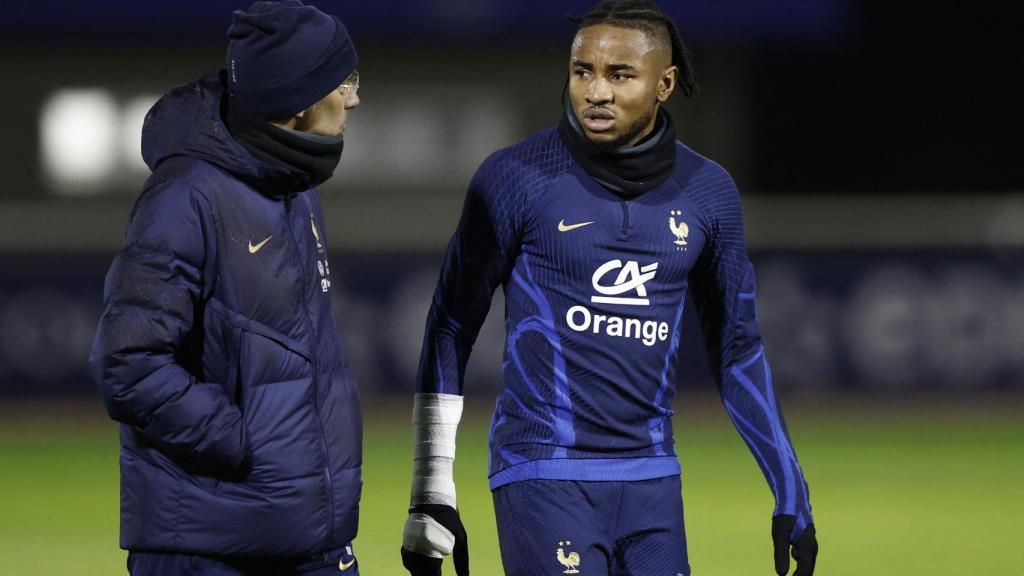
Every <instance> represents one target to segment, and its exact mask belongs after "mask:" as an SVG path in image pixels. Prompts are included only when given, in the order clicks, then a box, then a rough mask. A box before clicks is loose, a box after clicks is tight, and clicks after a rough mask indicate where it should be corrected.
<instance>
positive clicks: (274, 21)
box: [227, 0, 359, 120]
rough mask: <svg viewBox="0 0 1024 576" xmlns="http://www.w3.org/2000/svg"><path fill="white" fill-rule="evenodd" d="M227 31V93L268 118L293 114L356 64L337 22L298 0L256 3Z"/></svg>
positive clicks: (336, 83)
mask: <svg viewBox="0 0 1024 576" xmlns="http://www.w3.org/2000/svg"><path fill="white" fill-rule="evenodd" d="M232 20H233V23H232V24H231V27H230V28H228V34H227V36H228V57H227V69H228V89H229V91H230V92H231V95H232V97H233V98H234V100H235V102H237V103H238V105H239V106H240V107H242V108H244V109H246V110H248V111H249V112H251V113H253V114H255V115H256V116H259V117H261V118H264V119H267V120H278V119H282V118H288V117H289V116H293V115H295V114H297V113H299V112H301V111H302V110H305V109H306V108H308V107H309V106H310V105H312V104H314V103H316V102H318V101H320V100H321V99H322V98H323V97H324V96H327V95H328V94H330V92H331V90H334V89H335V88H337V87H338V86H339V85H340V84H341V83H342V82H343V81H344V80H345V78H346V77H348V75H349V74H351V73H352V71H353V70H355V69H356V66H358V65H359V57H358V56H357V55H356V48H355V46H354V45H353V44H352V39H351V38H350V37H349V35H348V31H347V30H346V29H345V26H344V25H343V24H342V23H341V21H340V20H338V19H337V18H335V17H334V16H329V15H327V14H324V13H323V12H321V11H320V10H317V9H316V7H314V6H305V5H303V3H302V2H301V1H300V0H283V1H282V2H256V3H255V4H253V5H252V6H250V7H249V10H248V11H243V10H236V11H235V12H234V14H232Z"/></svg>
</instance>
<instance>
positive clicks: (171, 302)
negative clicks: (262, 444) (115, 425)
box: [90, 184, 246, 470]
mask: <svg viewBox="0 0 1024 576" xmlns="http://www.w3.org/2000/svg"><path fill="white" fill-rule="evenodd" d="M202 203H203V200H201V198H200V197H199V195H198V194H193V193H192V191H191V190H189V189H187V188H184V187H182V186H180V185H173V184H172V185H169V186H165V187H163V188H155V189H151V190H148V191H147V192H145V193H143V195H142V196H141V197H140V199H139V201H138V202H137V203H136V206H135V208H133V210H132V215H131V217H130V219H129V223H128V231H127V234H126V238H125V244H124V248H123V249H122V250H121V252H120V253H119V254H118V255H117V257H116V258H115V259H114V263H113V264H112V265H111V268H110V271H109V272H108V274H107V280H106V286H105V289H104V304H105V310H104V312H103V315H102V317H101V318H100V322H99V327H98V329H97V332H96V338H95V341H94V343H93V349H92V354H91V355H90V364H91V367H92V371H93V376H94V378H95V380H96V382H97V384H98V386H99V389H100V392H101V395H102V397H103V400H104V403H105V404H106V408H107V412H108V413H109V414H110V417H111V418H113V419H114V420H117V421H119V422H122V423H123V424H126V425H128V426H131V427H132V428H133V429H134V430H135V431H136V432H137V433H138V434H140V435H141V436H143V437H144V438H145V439H147V440H148V441H150V442H152V443H153V444H154V445H155V446H156V447H157V448H158V449H160V450H161V451H162V452H164V453H165V454H167V455H168V456H170V457H172V458H175V459H176V460H178V461H183V462H189V463H195V464H199V465H201V466H204V467H208V468H211V469H213V470H234V469H237V468H239V467H240V466H241V465H242V462H243V461H244V459H245V453H246V450H245V438H244V429H243V424H242V415H241V413H240V411H239V410H238V408H237V407H236V406H234V405H233V404H232V403H231V402H230V401H229V399H228V396H227V393H226V392H225V389H224V388H223V387H222V386H221V385H220V384H218V383H212V382H200V381H198V380H197V379H196V377H195V375H194V374H193V373H192V372H190V371H189V370H188V369H187V368H186V367H185V366H188V365H190V364H191V365H195V364H198V359H197V358H196V355H197V354H198V352H196V351H194V350H193V349H192V346H191V343H193V342H194V338H195V337H196V335H195V334H193V329H194V327H195V326H196V317H197V315H198V314H197V312H198V311H199V310H200V309H199V308H198V307H197V303H198V302H200V300H201V296H202V289H201V287H202V285H203V282H204V278H203V266H204V264H205V263H206V258H207V257H208V254H206V248H205V246H206V242H205V238H206V236H207V233H208V232H209V231H208V230H207V229H206V226H205V225H204V221H203V218H202V216H201V214H202V213H203V210H202V209H201V207H202V206H203V204H202Z"/></svg>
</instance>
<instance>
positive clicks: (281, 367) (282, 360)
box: [236, 329, 323, 484]
mask: <svg viewBox="0 0 1024 576" xmlns="http://www.w3.org/2000/svg"><path fill="white" fill-rule="evenodd" d="M237 364H238V367H237V372H236V373H237V376H236V381H237V386H238V392H237V393H238V394H239V395H240V396H239V399H240V406H241V410H242V417H243V423H244V426H245V430H246V436H247V441H248V445H249V451H250V452H249V454H250V457H251V461H250V463H249V464H250V466H249V468H250V472H249V479H248V481H249V483H254V484H274V483H280V482H283V481H288V480H292V479H297V478H303V477H312V476H317V477H319V476H320V475H321V473H322V472H321V471H322V469H323V462H322V460H323V458H322V452H321V450H320V436H319V431H318V427H317V416H316V413H315V410H314V408H313V401H312V396H313V376H312V372H313V369H312V365H311V364H310V363H309V362H308V361H307V360H306V359H305V358H303V357H302V356H301V355H299V354H296V353H295V352H293V351H291V350H289V349H288V348H285V347H283V346H281V345H280V344H279V343H278V342H276V341H274V340H272V339H270V338H266V337H264V336H263V335H261V334H256V333H254V332H250V331H248V330H244V329H243V330H241V337H240V345H239V355H238V363H237Z"/></svg>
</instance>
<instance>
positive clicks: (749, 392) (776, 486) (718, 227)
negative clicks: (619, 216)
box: [691, 171, 813, 537]
mask: <svg viewBox="0 0 1024 576" xmlns="http://www.w3.org/2000/svg"><path fill="white" fill-rule="evenodd" d="M714 187H715V189H714V190H713V191H712V193H711V194H710V198H711V201H710V202H709V203H708V204H709V206H707V207H706V210H707V212H708V213H707V214H706V225H707V228H708V241H707V243H706V245H705V249H704V251H703V252H702V254H701V256H700V258H699V259H698V262H697V265H696V267H695V269H694V271H693V274H692V278H691V280H692V293H693V297H694V303H695V304H696V306H697V310H698V312H699V315H700V320H701V325H702V328H703V332H704V339H705V345H706V347H707V351H708V357H709V360H710V363H711V368H712V373H713V374H714V375H715V378H716V381H717V383H718V388H719V392H720V394H721V398H722V402H723V404H724V405H725V408H726V411H727V412H728V413H729V417H730V418H731V419H732V422H733V424H734V425H735V426H736V429H737V430H738V431H739V433H740V435H741V436H742V437H743V440H744V441H745V442H746V443H747V446H748V447H749V448H750V451H751V452H752V453H753V454H754V457H755V458H756V459H757V462H758V464H759V465H760V467H761V471H762V472H763V473H764V476H765V478H766V479H767V480H768V483H769V485H770V486H771V489H772V492H773V493H774V495H775V515H779V514H790V515H793V516H796V517H797V525H796V528H795V529H794V536H795V537H798V536H799V534H800V533H802V532H803V529H804V527H805V526H806V525H808V524H810V523H812V522H813V520H812V517H811V506H810V502H809V495H808V489H807V483H806V482H805V481H804V474H803V470H802V469H801V468H800V463H799V462H798V461H797V458H796V453H795V452H794V451H793V446H792V443H791V441H790V438H789V432H788V431H787V429H786V424H785V421H784V420H783V417H782V411H781V409H780V407H779V402H778V399H777V397H776V395H775V390H774V386H773V384H772V374H771V370H770V369H769V367H768V361H767V359H766V358H765V351H764V345H763V344H762V342H761V335H760V333H759V331H758V326H757V307H756V302H755V287H754V268H753V266H751V264H750V261H749V259H748V257H747V247H746V241H745V240H744V234H743V212H742V208H741V207H740V199H739V193H738V192H737V190H736V186H735V184H734V183H733V181H732V179H731V178H730V177H729V176H728V174H725V172H724V171H722V173H721V176H720V178H719V179H718V180H717V183H716V184H715V185H714Z"/></svg>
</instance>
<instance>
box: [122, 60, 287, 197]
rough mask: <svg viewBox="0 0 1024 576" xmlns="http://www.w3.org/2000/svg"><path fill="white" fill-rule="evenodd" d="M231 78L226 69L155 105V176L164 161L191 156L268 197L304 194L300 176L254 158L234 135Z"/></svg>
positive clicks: (149, 154) (147, 145) (151, 137)
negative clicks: (228, 111)
mask: <svg viewBox="0 0 1024 576" xmlns="http://www.w3.org/2000/svg"><path fill="white" fill-rule="evenodd" d="M225 76H226V75H225V72H224V70H223V69H221V70H215V71H212V72H208V73H206V74H204V75H203V76H201V77H200V78H199V79H198V80H196V81H194V82H191V83H189V84H186V85H185V86H181V87H178V88H175V89H173V90H171V91H170V92H168V93H167V94H165V95H164V96H163V97H162V98H160V100H158V101H157V103H156V104H154V105H153V107H152V108H151V109H150V110H149V113H148V114H146V121H145V124H144V125H143V127H142V158H143V160H145V162H146V165H147V166H149V168H150V170H153V171H155V170H156V169H157V167H158V166H159V165H160V163H161V162H163V161H164V160H167V159H169V158H172V157H175V156H188V157H192V158H197V159H201V160H205V161H207V162H210V163H212V164H215V165H217V166H219V167H221V168H223V169H224V170H226V171H227V172H229V173H231V174H232V175H233V176H235V177H236V178H238V179H239V180H242V181H244V182H246V183H248V184H250V185H251V186H253V187H254V188H256V189H257V190H260V191H261V192H263V193H264V194H267V195H271V196H276V195H278V194H279V193H280V192H282V191H289V192H294V191H298V190H296V185H297V184H298V183H299V181H300V180H301V177H300V176H298V175H296V174H293V173H292V172H290V171H289V170H288V169H287V168H285V167H282V166H275V165H273V164H270V163H267V162H264V161H263V160H260V159H258V158H256V157H254V156H253V155H252V154H251V153H249V151H248V150H246V149H245V148H244V147H243V146H242V145H241V144H240V143H239V142H238V141H237V140H235V138H234V137H232V135H231V133H230V132H229V131H228V129H227V126H225V124H224V120H223V118H222V116H221V111H222V110H223V109H224V107H225V101H226V99H227V91H226V90H225Z"/></svg>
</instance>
